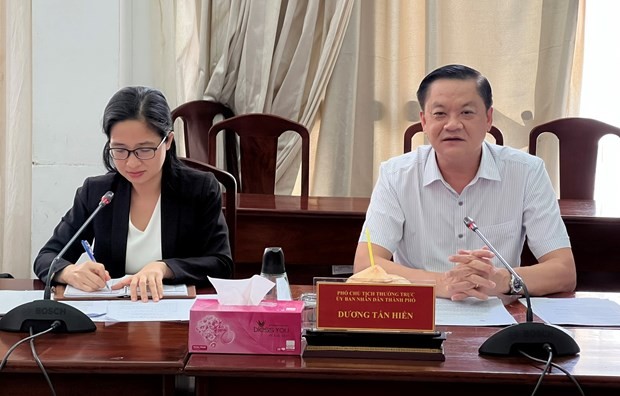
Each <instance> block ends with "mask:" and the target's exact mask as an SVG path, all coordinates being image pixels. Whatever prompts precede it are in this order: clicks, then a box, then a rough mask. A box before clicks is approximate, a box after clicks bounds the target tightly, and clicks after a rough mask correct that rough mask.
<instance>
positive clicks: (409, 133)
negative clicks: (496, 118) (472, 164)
mask: <svg viewBox="0 0 620 396" xmlns="http://www.w3.org/2000/svg"><path fill="white" fill-rule="evenodd" d="M418 132H423V130H422V123H421V122H416V123H415V124H413V125H411V126H409V128H407V129H406V130H405V135H404V137H403V152H404V153H408V152H410V151H411V139H413V135H415V134H416V133H418ZM489 134H490V135H492V136H493V137H494V138H495V144H497V145H499V146H503V145H504V135H502V131H500V130H499V129H498V128H496V127H495V126H491V130H490V131H489Z"/></svg>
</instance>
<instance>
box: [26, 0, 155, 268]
mask: <svg viewBox="0 0 620 396" xmlns="http://www.w3.org/2000/svg"><path fill="white" fill-rule="evenodd" d="M149 1H150V0H137V1H136V0H133V1H131V2H127V1H123V0H90V1H83V0H33V2H32V32H33V34H32V56H33V67H32V70H33V71H32V73H33V93H32V96H33V104H32V105H33V136H32V140H33V147H32V149H33V157H32V208H33V210H32V244H31V246H32V252H31V256H32V259H33V260H34V257H35V256H36V254H37V253H38V251H39V249H40V248H41V246H43V244H44V243H45V242H46V241H47V240H48V239H49V237H50V236H51V234H52V231H53V229H54V227H55V226H56V225H57V224H58V222H59V221H60V218H61V217H62V216H63V215H64V213H65V212H66V211H67V210H68V209H69V208H70V207H71V205H72V202H73V197H74V194H75V190H76V189H77V188H78V187H79V186H81V185H82V182H83V180H84V178H85V177H87V176H90V175H97V174H102V173H104V172H105V169H104V167H103V165H102V160H101V152H102V149H103V146H104V144H105V141H106V139H105V135H104V134H103V132H102V129H101V119H102V114H103V109H104V107H105V105H106V103H107V102H108V100H109V98H110V97H111V96H112V95H113V94H114V92H116V91H117V90H118V89H119V88H120V87H122V86H124V85H133V84H144V85H150V84H149V82H150V81H148V80H149V77H150V76H151V74H152V73H151V71H150V70H149V64H148V62H144V61H142V62H141V63H138V64H136V62H135V59H139V58H141V57H139V56H136V53H137V51H136V52H133V51H134V50H136V49H137V50H140V49H143V48H148V45H147V44H148V40H149V37H148V35H145V34H141V35H137V34H133V32H134V31H135V30H136V29H137V31H143V29H141V28H140V26H143V24H144V23H148V13H147V12H142V11H143V10H142V8H144V6H148V2H149ZM136 27H138V28H136ZM144 30H146V29H144ZM142 44H144V45H142ZM128 49H129V51H130V52H131V53H132V54H133V56H132V57H131V59H129V60H127V58H126V57H122V56H121V54H122V53H123V51H125V53H127V51H128ZM121 58H123V59H125V60H124V61H123V64H121V61H120V59H121ZM134 76H141V78H140V79H136V78H134Z"/></svg>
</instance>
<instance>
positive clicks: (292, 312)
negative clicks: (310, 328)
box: [189, 299, 304, 355]
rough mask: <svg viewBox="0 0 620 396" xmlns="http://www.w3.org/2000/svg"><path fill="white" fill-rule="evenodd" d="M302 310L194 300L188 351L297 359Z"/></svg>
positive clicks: (290, 305)
mask: <svg viewBox="0 0 620 396" xmlns="http://www.w3.org/2000/svg"><path fill="white" fill-rule="evenodd" d="M303 307H304V303H303V301H263V302H261V303H260V304H259V305H254V306H252V305H220V304H219V302H218V301H217V300H211V299H208V300H207V299H199V300H196V302H195V303H194V305H193V306H192V309H191V311H190V314H189V351H190V352H193V353H244V354H260V355H299V354H301V313H302V311H303Z"/></svg>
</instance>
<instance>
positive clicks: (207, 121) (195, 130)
mask: <svg viewBox="0 0 620 396" xmlns="http://www.w3.org/2000/svg"><path fill="white" fill-rule="evenodd" d="M218 115H221V116H222V117H224V119H226V118H230V117H233V116H234V115H235V114H234V113H233V111H232V110H231V109H230V108H228V107H227V106H225V105H223V104H221V103H218V102H212V101H208V100H194V101H191V102H187V103H184V104H182V105H180V106H179V107H177V108H176V109H174V110H173V111H172V122H174V121H175V120H176V119H177V118H180V119H181V120H183V137H184V139H185V155H186V157H187V158H192V159H195V160H197V161H200V162H205V163H206V162H208V161H207V160H208V157H207V145H208V139H207V134H208V132H209V129H210V128H211V126H213V124H214V122H213V120H214V118H215V117H216V116H218ZM234 138H235V136H234V134H231V133H226V135H225V137H224V139H225V140H231V141H234ZM227 146H228V145H227ZM233 158H234V153H226V169H236V166H237V165H236V162H235V161H233Z"/></svg>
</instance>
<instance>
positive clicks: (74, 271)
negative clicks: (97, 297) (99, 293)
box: [56, 261, 110, 291]
mask: <svg viewBox="0 0 620 396" xmlns="http://www.w3.org/2000/svg"><path fill="white" fill-rule="evenodd" d="M56 280H57V281H58V282H60V283H65V284H67V285H71V286H73V287H75V288H78V289H80V290H84V291H96V290H101V289H103V288H104V287H106V285H107V283H106V282H107V281H109V280H110V274H109V273H108V271H106V269H105V266H104V265H103V264H101V263H97V262H94V261H87V262H85V263H82V264H78V265H76V264H69V265H68V266H66V267H65V268H63V269H62V271H60V273H59V274H58V275H57V276H56Z"/></svg>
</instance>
